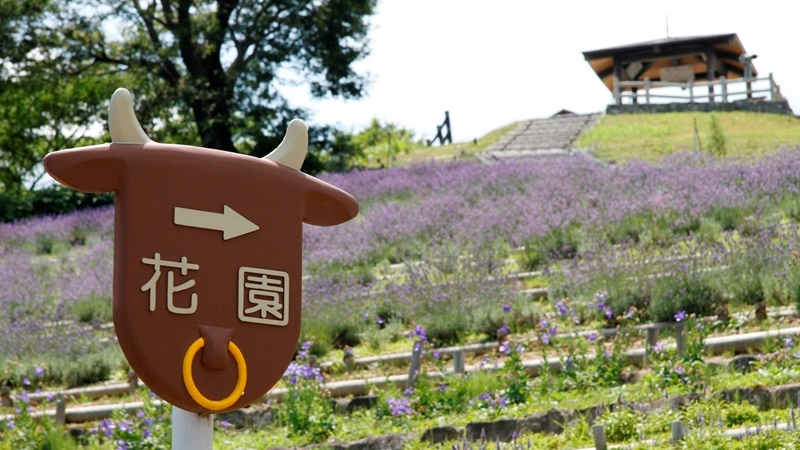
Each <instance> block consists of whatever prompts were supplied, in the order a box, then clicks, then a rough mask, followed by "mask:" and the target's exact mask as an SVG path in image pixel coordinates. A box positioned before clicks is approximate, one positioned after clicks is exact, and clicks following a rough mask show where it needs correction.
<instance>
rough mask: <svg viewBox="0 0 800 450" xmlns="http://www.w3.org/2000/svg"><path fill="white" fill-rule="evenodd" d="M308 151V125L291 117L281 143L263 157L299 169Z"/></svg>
mask: <svg viewBox="0 0 800 450" xmlns="http://www.w3.org/2000/svg"><path fill="white" fill-rule="evenodd" d="M306 153H308V127H306V124H305V122H303V121H302V120H300V119H293V120H292V121H291V122H289V127H288V128H287V129H286V136H284V137H283V141H281V145H279V146H278V148H276V149H275V150H273V151H272V152H270V154H269V155H267V156H265V157H264V159H268V160H270V161H273V162H276V163H279V164H283V165H284V166H288V167H291V168H293V169H295V170H300V167H301V166H302V165H303V161H304V160H305V159H306Z"/></svg>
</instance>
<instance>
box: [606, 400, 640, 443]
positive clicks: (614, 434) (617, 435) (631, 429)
mask: <svg viewBox="0 0 800 450" xmlns="http://www.w3.org/2000/svg"><path fill="white" fill-rule="evenodd" d="M639 420H640V417H639V416H638V415H637V414H636V412H634V411H633V410H632V409H630V408H624V407H623V408H618V409H617V410H615V411H612V412H609V413H605V414H603V415H602V416H600V417H599V418H598V419H597V420H596V422H595V423H597V424H599V425H603V428H604V429H605V433H606V439H607V440H608V441H609V442H626V441H631V440H634V439H637V438H638V437H639V426H640V424H639Z"/></svg>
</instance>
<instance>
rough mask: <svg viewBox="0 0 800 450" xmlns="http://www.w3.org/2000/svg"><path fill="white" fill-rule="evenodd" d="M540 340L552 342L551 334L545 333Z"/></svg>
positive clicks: (545, 343)
mask: <svg viewBox="0 0 800 450" xmlns="http://www.w3.org/2000/svg"><path fill="white" fill-rule="evenodd" d="M539 340H540V341H542V344H544V345H547V344H549V343H550V335H549V334H543V335H542V337H540V338H539Z"/></svg>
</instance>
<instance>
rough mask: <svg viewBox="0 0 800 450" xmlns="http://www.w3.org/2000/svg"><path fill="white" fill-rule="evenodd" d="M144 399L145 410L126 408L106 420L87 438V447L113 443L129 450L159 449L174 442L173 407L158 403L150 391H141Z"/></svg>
mask: <svg viewBox="0 0 800 450" xmlns="http://www.w3.org/2000/svg"><path fill="white" fill-rule="evenodd" d="M140 395H141V397H142V398H143V399H144V401H143V402H142V403H143V405H142V409H141V410H139V411H138V412H136V413H127V412H125V411H124V410H122V409H118V410H116V411H114V412H113V414H112V415H111V418H109V419H103V420H101V421H100V423H99V424H98V426H97V427H96V428H94V429H93V430H92V433H91V434H90V435H89V437H88V438H87V439H86V444H88V445H90V446H95V445H97V446H99V445H103V444H113V445H115V446H116V448H124V449H127V450H158V449H163V448H168V447H169V446H170V444H171V443H172V421H171V420H170V416H171V411H172V407H171V406H170V405H168V404H166V403H163V402H159V403H155V402H154V399H155V396H154V395H153V394H152V393H150V392H149V391H148V390H147V389H142V390H140Z"/></svg>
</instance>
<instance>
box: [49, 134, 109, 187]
mask: <svg viewBox="0 0 800 450" xmlns="http://www.w3.org/2000/svg"><path fill="white" fill-rule="evenodd" d="M110 147H111V146H110V145H109V144H103V145H97V146H94V147H82V148H75V149H70V150H59V151H56V152H53V153H49V154H47V155H46V156H45V157H44V168H45V170H47V173H49V174H50V176H52V177H53V178H55V179H56V181H58V182H59V183H61V184H63V185H66V186H69V187H71V188H73V189H76V190H78V191H83V192H92V193H98V192H109V191H115V190H117V187H118V186H119V185H120V178H121V177H122V174H123V163H122V160H121V159H120V158H119V156H118V155H116V153H115V152H114V151H113V150H111V149H110Z"/></svg>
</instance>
